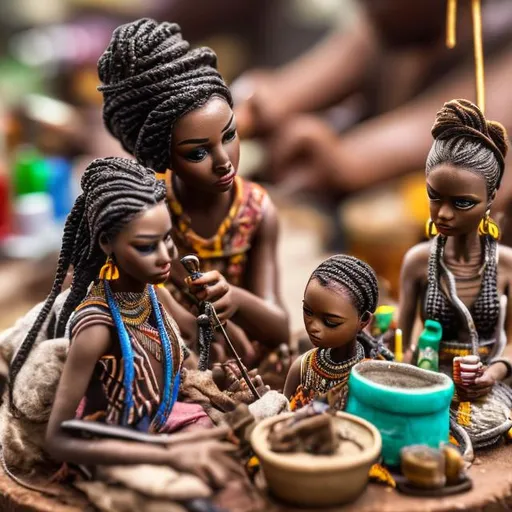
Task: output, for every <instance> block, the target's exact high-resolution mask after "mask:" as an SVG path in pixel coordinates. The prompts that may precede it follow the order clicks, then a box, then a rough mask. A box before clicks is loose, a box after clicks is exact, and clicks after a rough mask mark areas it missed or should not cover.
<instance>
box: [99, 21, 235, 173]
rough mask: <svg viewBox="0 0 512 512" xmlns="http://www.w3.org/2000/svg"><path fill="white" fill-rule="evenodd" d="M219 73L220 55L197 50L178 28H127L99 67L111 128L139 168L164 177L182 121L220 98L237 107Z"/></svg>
mask: <svg viewBox="0 0 512 512" xmlns="http://www.w3.org/2000/svg"><path fill="white" fill-rule="evenodd" d="M216 68H217V56H216V55H215V53H214V52H213V51H212V50H211V49H210V48H206V47H202V48H196V49H193V50H191V49H190V45H189V43H188V42H187V41H184V40H183V39H182V36H181V29H180V27H179V26H178V25H177V24H176V23H168V22H164V23H160V24H158V23H157V22H156V21H154V20H151V19H148V18H143V19H140V20H137V21H134V22H132V23H128V24H126V25H121V26H120V27H118V28H117V29H116V30H115V31H114V34H113V35H112V39H111V41H110V44H109V46H108V48H107V49H106V50H105V52H104V53H103V55H102V56H101V58H100V60H99V62H98V73H99V77H100V80H101V82H102V83H103V85H102V86H101V87H99V90H100V91H101V92H102V93H103V120H104V123H105V125H106V127H107V128H108V130H109V131H110V133H112V135H113V136H114V137H116V138H117V139H118V140H119V141H120V142H121V144H122V146H123V148H124V149H125V150H126V151H128V152H129V153H131V154H132V155H134V156H135V158H137V160H138V161H139V162H141V163H142V164H143V165H146V166H148V167H151V168H152V169H155V170H156V171H157V172H164V171H165V170H167V169H169V168H170V160H171V156H170V147H171V132H172V129H173V126H174V124H175V123H176V121H177V120H178V119H180V118H181V117H182V116H183V115H185V114H187V113H188V112H191V111H192V110H195V109H197V108H199V107H201V106H203V105H204V104H206V103H207V102H208V100H209V99H210V98H211V97H212V96H214V95H215V96H220V97H221V98H223V99H225V100H226V101H227V102H228V104H229V105H230V106H231V107H232V106H233V101H232V99H231V93H230V92H229V89H228V88H227V86H226V84H225V83H224V80H223V79H222V77H221V76H220V74H219V73H218V71H217V69H216Z"/></svg>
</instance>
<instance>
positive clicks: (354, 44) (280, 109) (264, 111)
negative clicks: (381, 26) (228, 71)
mask: <svg viewBox="0 0 512 512" xmlns="http://www.w3.org/2000/svg"><path fill="white" fill-rule="evenodd" d="M375 48H376V44H375V37H374V35H373V32H372V30H371V28H370V25H369V23H368V21H367V20H366V18H365V17H364V16H361V19H360V20H359V21H358V22H357V23H356V24H355V25H354V26H353V27H352V29H351V30H350V31H349V32H348V33H347V32H337V33H335V34H333V35H331V36H329V37H328V38H327V39H326V40H325V41H323V42H321V43H320V44H319V45H318V46H316V47H315V48H313V49H312V50H310V51H309V52H307V53H306V54H305V55H303V56H302V57H300V58H298V59H297V60H295V61H293V62H291V63H290V64H288V65H287V66H285V67H283V68H281V69H278V70H276V71H273V72H265V71H259V72H258V71H253V72H249V73H248V74H247V75H242V77H240V79H239V81H238V82H235V83H234V84H233V90H234V93H235V98H236V96H237V92H238V91H241V92H240V96H241V97H242V96H244V95H246V91H248V92H249V91H250V92H249V97H248V99H247V100H246V101H245V102H243V103H241V104H240V105H239V106H238V107H237V109H236V115H237V126H238V130H239V132H240V134H241V136H246V135H248V136H251V135H253V134H259V133H264V132H266V131H267V130H272V129H273V128H275V127H276V126H277V125H278V124H279V123H280V122H282V121H283V120H284V119H285V118H286V117H287V116H289V115H290V114H293V113H298V112H311V111H315V110H319V109H322V108H327V107H329V106H331V105H333V104H334V103H336V102H338V101H341V100H342V99H344V98H346V97H347V96H349V95H350V94H352V93H353V92H354V91H356V90H357V89H358V88H359V87H360V85H361V83H362V81H363V79H364V77H365V75H366V72H367V69H368V66H369V63H370V61H371V56H372V55H373V53H374V50H375ZM312 70H313V71H312ZM242 91H243V92H242Z"/></svg>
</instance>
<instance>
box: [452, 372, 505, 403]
mask: <svg viewBox="0 0 512 512" xmlns="http://www.w3.org/2000/svg"><path fill="white" fill-rule="evenodd" d="M494 384H496V378H495V376H494V375H493V372H492V371H491V370H490V368H487V369H486V370H485V372H484V373H483V374H482V376H480V377H478V378H476V379H475V382H474V383H473V384H470V385H469V386H463V385H458V386H457V394H458V395H459V398H460V399H461V400H464V401H472V400H477V399H478V398H482V397H483V396H486V395H488V394H489V393H490V392H491V389H492V387H493V386H494Z"/></svg>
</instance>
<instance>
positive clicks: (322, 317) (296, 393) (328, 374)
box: [284, 254, 392, 410]
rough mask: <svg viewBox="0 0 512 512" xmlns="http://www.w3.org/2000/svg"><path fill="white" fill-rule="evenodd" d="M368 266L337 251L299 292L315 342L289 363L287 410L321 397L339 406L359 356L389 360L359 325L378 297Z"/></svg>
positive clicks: (366, 321)
mask: <svg viewBox="0 0 512 512" xmlns="http://www.w3.org/2000/svg"><path fill="white" fill-rule="evenodd" d="M378 295H379V292H378V285H377V279H376V277H375V273H374V272H373V269H372V268H371V267H370V266H369V265H367V264H366V263H365V262H363V261H361V260H359V259H357V258H354V257H352V256H346V255H343V254H339V255H336V256H332V257H331V258H329V259H327V260H325V261H324V262H323V263H321V264H320V265H319V266H318V267H317V269H316V270H315V271H314V272H313V274H312V275H311V277H310V279H309V282H308V285H307V287H306V291H305V293H304V307H303V311H304V324H305V326H306V331H307V333H308V335H309V339H310V340H311V343H313V345H315V347H316V348H313V349H311V350H309V351H308V352H306V353H305V354H304V355H303V356H301V357H299V358H298V359H296V360H295V362H294V363H293V364H292V366H291V368H290V371H289V373H288V376H287V378H286V383H285V388H284V394H285V396H287V397H289V398H290V406H291V409H292V410H296V409H299V408H301V407H303V406H304V405H306V404H308V403H309V402H311V401H312V400H314V399H318V398H326V399H327V401H328V403H329V404H330V405H331V406H332V407H333V408H336V409H343V408H344V406H345V401H346V397H347V391H348V388H347V381H348V377H349V374H350V370H351V369H352V367H353V366H354V365H355V364H356V363H358V362H359V361H362V360H363V359H364V358H368V357H372V358H382V359H383V358H386V359H392V354H391V353H389V351H387V350H386V349H385V348H384V347H383V346H381V345H377V344H376V342H375V341H374V340H373V338H372V337H371V336H370V335H368V334H367V333H365V332H364V331H363V329H364V328H365V327H366V326H367V325H368V324H369V322H370V320H371V318H372V314H373V313H374V312H375V308H376V307H377V302H378Z"/></svg>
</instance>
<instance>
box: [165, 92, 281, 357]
mask: <svg viewBox="0 0 512 512" xmlns="http://www.w3.org/2000/svg"><path fill="white" fill-rule="evenodd" d="M171 154H172V171H173V172H174V173H175V176H176V182H175V184H176V191H175V192H176V194H177V197H178V199H179V201H180V203H181V204H182V205H183V208H184V210H185V211H186V213H187V215H188V216H189V217H190V219H191V226H192V229H193V230H194V231H195V232H196V233H197V234H198V235H199V236H201V237H204V238H210V237H212V236H213V235H214V234H215V233H216V232H217V230H218V228H219V226H220V224H221V223H222V221H223V220H224V219H225V217H226V215H227V214H228V212H229V209H230V207H231V205H232V202H233V178H234V175H235V173H236V171H237V169H238V162H239V140H238V135H237V132H236V120H235V117H234V115H233V111H232V110H231V108H230V107H229V105H228V104H227V103H226V101H224V100H223V99H221V98H219V97H212V98H211V99H210V100H209V101H208V102H207V103H206V104H205V105H204V106H203V107H201V108H198V109H196V110H194V111H192V112H189V113H188V114H186V115H184V116H183V117H182V118H180V119H179V121H178V122H177V123H176V125H175V126H174V129H173V134H172V142H171ZM277 237H278V222H277V214H276V210H275V207H274V205H273V204H272V203H271V202H270V201H268V203H267V206H266V208H265V211H264V214H263V218H262V220H261V223H260V226H259V228H258V231H257V232H256V234H255V237H254V239H253V244H252V247H251V249H250V252H249V258H248V270H247V272H248V275H247V276H246V283H247V288H246V289H244V288H240V287H237V286H232V285H230V284H229V283H228V282H227V281H226V279H225V278H224V276H222V275H221V274H220V273H219V272H217V271H211V272H206V273H204V274H203V276H202V277H201V278H200V279H197V280H196V281H194V286H193V287H191V291H192V293H194V294H195V295H196V297H197V298H198V299H199V300H208V301H211V302H212V303H213V305H214V307H215V309H216V311H217V313H218V315H219V318H220V319H221V320H222V321H227V320H230V319H231V320H233V322H234V323H235V324H236V326H238V327H240V328H242V329H243V331H245V334H246V335H247V337H248V338H249V339H256V340H258V341H259V342H261V343H263V344H265V345H267V346H270V347H276V346H278V345H280V344H282V343H288V338H289V330H288V318H287V314H286V312H285V311H284V308H283V306H282V301H281V297H280V292H279V287H278V282H279V275H278V268H277V261H276V247H277ZM176 272H179V270H176ZM178 275H179V274H178ZM205 285H206V288H204V286H205ZM233 329H234V330H235V328H234V327H233ZM247 343H248V342H247ZM246 345H247V344H246Z"/></svg>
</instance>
